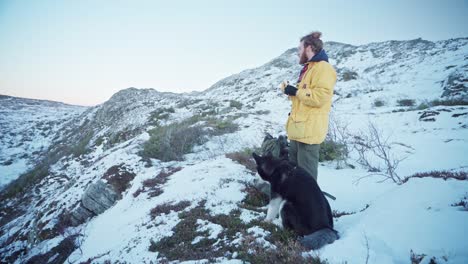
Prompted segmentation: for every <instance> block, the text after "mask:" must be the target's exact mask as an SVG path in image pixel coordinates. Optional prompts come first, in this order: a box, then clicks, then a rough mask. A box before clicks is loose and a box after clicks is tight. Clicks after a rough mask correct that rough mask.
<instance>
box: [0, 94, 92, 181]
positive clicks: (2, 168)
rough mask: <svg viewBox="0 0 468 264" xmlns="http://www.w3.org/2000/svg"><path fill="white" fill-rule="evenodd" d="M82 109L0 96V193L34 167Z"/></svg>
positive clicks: (48, 102)
mask: <svg viewBox="0 0 468 264" xmlns="http://www.w3.org/2000/svg"><path fill="white" fill-rule="evenodd" d="M85 109H86V107H81V106H74V105H67V104H63V103H59V102H52V101H43V100H34V99H24V98H16V97H10V96H2V95H0V133H1V135H0V189H1V188H2V187H3V186H4V185H6V184H8V183H9V182H11V181H12V180H14V179H16V178H18V176H20V175H21V174H22V173H24V172H26V171H27V170H29V169H31V168H32V167H34V165H35V163H36V162H37V161H38V159H39V158H40V157H41V156H43V154H44V152H45V151H47V149H48V147H49V146H50V145H51V144H52V141H53V138H54V136H55V134H56V133H57V131H59V130H60V129H61V128H62V126H63V124H64V123H66V122H67V121H70V120H72V119H73V118H75V117H76V116H78V115H79V114H81V113H82V112H83V111H84V110H85Z"/></svg>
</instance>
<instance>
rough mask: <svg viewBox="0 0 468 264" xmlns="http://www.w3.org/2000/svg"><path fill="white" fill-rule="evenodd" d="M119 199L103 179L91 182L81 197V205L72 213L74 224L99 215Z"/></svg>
mask: <svg viewBox="0 0 468 264" xmlns="http://www.w3.org/2000/svg"><path fill="white" fill-rule="evenodd" d="M117 199H118V194H117V193H116V192H115V191H114V190H113V189H112V187H111V186H109V185H107V184H106V183H104V182H103V181H101V180H99V181H97V182H95V183H93V184H91V185H90V186H89V187H88V188H87V189H86V191H85V192H84V194H83V197H82V198H81V203H80V206H79V207H78V208H77V209H76V210H75V211H74V212H73V213H72V217H71V221H72V224H73V225H79V224H81V223H83V222H85V221H86V220H87V219H88V218H90V217H93V216H95V215H99V214H101V213H102V212H104V211H105V210H107V209H108V208H110V207H111V206H112V205H113V204H114V203H115V201H116V200H117Z"/></svg>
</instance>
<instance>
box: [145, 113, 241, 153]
mask: <svg viewBox="0 0 468 264" xmlns="http://www.w3.org/2000/svg"><path fill="white" fill-rule="evenodd" d="M237 129H238V125H237V124H235V123H233V122H232V121H231V120H229V119H226V120H222V119H217V118H213V117H203V116H199V115H197V116H193V117H191V118H188V119H186V120H184V121H182V122H179V123H173V124H170V125H167V126H161V127H156V128H154V129H152V130H150V131H149V134H150V139H149V140H148V141H147V142H145V143H144V145H143V150H142V151H141V152H140V155H142V156H143V157H148V158H155V159H159V160H161V161H173V160H179V161H180V160H183V156H184V155H185V154H188V153H191V152H192V149H193V147H195V146H196V145H201V144H203V143H205V142H206V141H207V140H208V136H216V135H222V134H225V133H232V132H234V131H236V130H237Z"/></svg>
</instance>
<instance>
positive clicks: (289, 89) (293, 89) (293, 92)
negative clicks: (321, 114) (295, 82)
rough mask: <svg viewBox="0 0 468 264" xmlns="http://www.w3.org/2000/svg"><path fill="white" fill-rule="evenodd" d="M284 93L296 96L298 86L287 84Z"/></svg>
mask: <svg viewBox="0 0 468 264" xmlns="http://www.w3.org/2000/svg"><path fill="white" fill-rule="evenodd" d="M284 93H285V94H287V95H289V96H296V93H297V88H296V87H294V86H292V85H289V84H288V85H287V86H286V87H285V88H284Z"/></svg>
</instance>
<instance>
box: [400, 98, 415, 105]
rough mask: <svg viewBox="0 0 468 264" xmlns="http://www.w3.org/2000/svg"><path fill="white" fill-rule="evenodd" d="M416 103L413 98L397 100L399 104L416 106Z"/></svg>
mask: <svg viewBox="0 0 468 264" xmlns="http://www.w3.org/2000/svg"><path fill="white" fill-rule="evenodd" d="M415 103H416V101H415V100H413V99H400V100H398V101H397V105H398V106H414V104H415Z"/></svg>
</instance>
